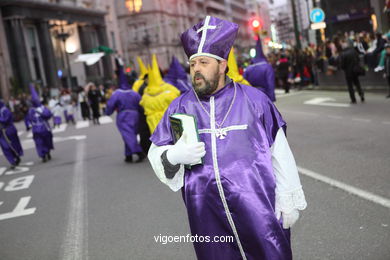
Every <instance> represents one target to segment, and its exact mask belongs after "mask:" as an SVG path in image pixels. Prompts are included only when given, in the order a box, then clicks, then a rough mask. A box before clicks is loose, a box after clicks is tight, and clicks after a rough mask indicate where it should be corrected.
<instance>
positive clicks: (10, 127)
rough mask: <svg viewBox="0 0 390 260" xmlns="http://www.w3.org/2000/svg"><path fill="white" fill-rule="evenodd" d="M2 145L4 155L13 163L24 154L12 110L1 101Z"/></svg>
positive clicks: (0, 143)
mask: <svg viewBox="0 0 390 260" xmlns="http://www.w3.org/2000/svg"><path fill="white" fill-rule="evenodd" d="M0 146H1V149H2V150H3V154H4V156H5V157H6V158H7V160H8V161H9V163H10V164H11V165H14V164H15V163H16V161H17V159H16V158H17V157H20V156H22V155H23V149H22V146H21V145H20V140H19V137H18V131H17V130H16V128H15V126H14V124H13V118H12V113H11V111H10V110H9V109H8V108H7V107H6V106H4V104H3V103H2V102H1V101H0Z"/></svg>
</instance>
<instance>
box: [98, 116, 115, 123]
mask: <svg viewBox="0 0 390 260" xmlns="http://www.w3.org/2000/svg"><path fill="white" fill-rule="evenodd" d="M99 122H100V124H109V123H112V119H111V117H109V116H102V117H100V118H99Z"/></svg>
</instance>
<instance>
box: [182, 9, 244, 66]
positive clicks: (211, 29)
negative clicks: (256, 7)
mask: <svg viewBox="0 0 390 260" xmlns="http://www.w3.org/2000/svg"><path fill="white" fill-rule="evenodd" d="M237 32H238V25H237V24H235V23H232V22H229V21H225V20H222V19H219V18H216V17H212V16H206V18H205V19H204V20H202V21H201V22H200V23H198V24H196V25H194V26H193V27H192V28H190V29H188V30H187V31H185V32H184V33H182V35H181V37H180V38H181V42H182V45H183V48H184V51H185V53H186V54H187V57H188V59H189V60H191V59H192V58H195V57H197V56H208V57H212V58H215V59H218V60H227V58H228V55H229V52H230V49H231V48H232V46H233V43H234V40H235V39H236V36H237Z"/></svg>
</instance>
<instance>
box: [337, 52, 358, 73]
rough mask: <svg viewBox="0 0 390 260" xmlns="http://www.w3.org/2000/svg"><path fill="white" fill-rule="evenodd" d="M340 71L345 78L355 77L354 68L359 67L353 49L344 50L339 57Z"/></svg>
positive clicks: (356, 54) (356, 55)
mask: <svg viewBox="0 0 390 260" xmlns="http://www.w3.org/2000/svg"><path fill="white" fill-rule="evenodd" d="M340 65H341V69H342V70H344V72H345V74H346V75H347V76H355V75H356V73H355V68H356V67H357V66H358V65H359V54H358V53H357V51H356V50H355V48H353V47H350V48H347V49H345V50H344V51H343V52H342V53H341V56H340Z"/></svg>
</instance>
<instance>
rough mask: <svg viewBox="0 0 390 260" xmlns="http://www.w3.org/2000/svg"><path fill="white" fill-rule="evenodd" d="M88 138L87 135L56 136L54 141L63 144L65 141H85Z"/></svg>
mask: <svg viewBox="0 0 390 260" xmlns="http://www.w3.org/2000/svg"><path fill="white" fill-rule="evenodd" d="M85 138H87V136H86V135H71V136H54V137H53V141H54V142H55V143H59V142H63V141H68V140H76V141H78V140H84V139H85Z"/></svg>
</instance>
